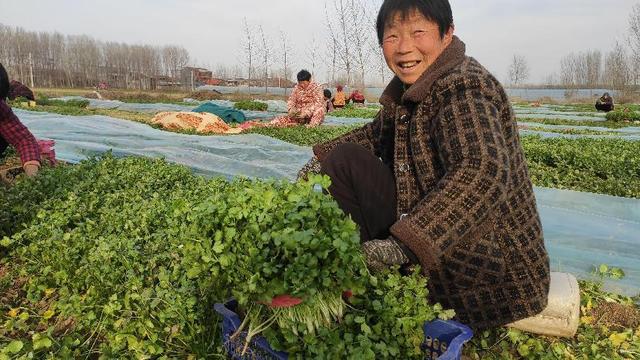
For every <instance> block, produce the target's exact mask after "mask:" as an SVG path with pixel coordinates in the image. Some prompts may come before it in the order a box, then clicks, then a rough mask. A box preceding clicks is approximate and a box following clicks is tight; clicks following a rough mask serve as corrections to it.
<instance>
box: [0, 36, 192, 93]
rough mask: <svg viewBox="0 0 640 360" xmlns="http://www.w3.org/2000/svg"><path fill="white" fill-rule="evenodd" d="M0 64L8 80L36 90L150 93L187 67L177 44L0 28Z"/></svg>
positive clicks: (185, 53)
mask: <svg viewBox="0 0 640 360" xmlns="http://www.w3.org/2000/svg"><path fill="white" fill-rule="evenodd" d="M0 39H2V41H0V62H1V63H2V64H4V66H5V67H6V68H7V71H9V73H10V74H11V77H12V78H13V79H16V80H18V81H20V82H22V83H25V84H27V85H30V86H36V87H93V86H96V85H98V84H99V83H101V82H106V83H108V84H109V86H112V87H118V88H136V89H150V88H152V87H153V85H154V82H155V81H157V79H158V77H160V76H167V77H171V78H179V76H180V71H181V70H182V68H183V67H184V66H186V65H187V64H188V63H189V60H190V55H189V52H188V51H187V50H186V49H185V48H184V47H182V46H174V45H169V46H162V47H159V46H149V45H129V44H124V43H118V42H103V41H98V40H96V39H93V38H92V37H89V36H86V35H62V34H60V33H57V32H55V33H47V32H33V31H27V30H24V29H22V28H19V27H10V26H5V25H2V24H0Z"/></svg>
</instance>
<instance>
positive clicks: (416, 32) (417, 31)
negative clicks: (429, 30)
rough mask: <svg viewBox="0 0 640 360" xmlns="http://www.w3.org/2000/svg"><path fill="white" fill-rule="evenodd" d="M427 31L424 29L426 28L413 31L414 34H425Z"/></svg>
mask: <svg viewBox="0 0 640 360" xmlns="http://www.w3.org/2000/svg"><path fill="white" fill-rule="evenodd" d="M425 32H426V31H424V30H416V31H414V32H413V35H415V36H420V35H423V34H424V33H425Z"/></svg>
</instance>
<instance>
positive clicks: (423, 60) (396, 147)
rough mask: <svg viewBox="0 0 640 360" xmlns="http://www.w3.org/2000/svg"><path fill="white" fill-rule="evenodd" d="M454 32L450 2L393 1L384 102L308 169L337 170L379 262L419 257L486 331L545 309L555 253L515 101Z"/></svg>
mask: <svg viewBox="0 0 640 360" xmlns="http://www.w3.org/2000/svg"><path fill="white" fill-rule="evenodd" d="M453 32H454V26H453V16H452V13H451V7H450V4H449V2H448V0H385V1H384V3H383V5H382V7H381V9H380V12H379V14H378V20H377V35H378V40H379V42H380V45H381V46H382V49H383V53H384V57H385V59H386V62H387V64H388V66H389V68H390V69H391V70H392V71H393V72H394V73H395V75H396V76H395V78H394V79H393V80H392V81H391V82H390V83H389V84H388V86H387V88H386V89H385V90H384V92H383V95H382V97H381V98H380V103H381V104H382V105H383V108H382V110H381V111H380V112H379V113H378V115H377V117H376V118H375V119H374V121H373V122H372V123H370V124H368V125H365V126H364V127H362V128H360V129H356V130H354V131H352V132H350V133H348V134H346V135H344V136H342V137H339V138H337V139H335V140H332V141H329V142H327V143H323V144H319V145H317V146H315V147H314V149H313V150H314V153H315V157H314V158H313V159H312V160H311V161H310V162H309V163H308V164H307V165H306V166H305V168H304V169H302V170H301V172H300V174H299V175H300V176H302V177H304V176H306V175H305V174H306V172H308V171H312V170H313V169H314V168H315V169H316V170H317V169H318V168H319V169H320V172H321V173H324V174H326V175H328V176H329V177H331V180H332V185H331V186H330V187H329V193H330V194H331V195H332V196H333V197H334V198H335V199H336V201H337V202H338V204H339V205H340V207H341V208H342V209H343V210H344V211H345V212H346V213H347V214H349V215H350V216H351V217H352V219H353V220H354V221H355V222H356V223H357V224H358V225H359V227H360V236H361V240H362V242H363V244H362V248H363V252H364V254H365V256H366V258H367V263H368V265H369V267H370V268H371V269H372V270H378V269H383V268H386V267H390V266H394V265H400V266H408V265H412V264H419V265H420V266H421V268H422V271H423V272H424V274H425V275H427V276H429V279H430V280H429V287H430V290H431V291H430V294H431V295H430V296H432V298H431V299H430V300H432V301H436V302H440V303H441V304H442V305H443V306H444V307H445V308H453V309H455V311H456V314H457V318H458V319H459V320H460V321H462V322H464V323H467V324H469V325H470V326H472V327H475V328H476V329H482V328H487V327H493V326H500V325H504V324H508V323H511V322H513V321H515V320H519V319H523V318H527V317H530V316H533V315H535V314H537V313H539V312H541V311H542V310H543V309H544V308H545V306H546V305H547V298H548V291H549V277H550V273H549V258H548V256H547V251H546V249H545V245H544V241H543V237H542V228H541V224H540V218H539V216H538V211H537V208H536V200H535V197H534V193H533V189H532V185H531V181H530V179H529V174H528V170H527V165H526V163H525V159H524V155H523V150H522V147H521V144H520V139H519V137H518V129H517V126H516V122H515V120H514V114H513V111H512V109H511V106H510V105H509V99H508V98H507V95H506V94H505V91H504V90H503V88H502V86H501V85H500V83H499V82H498V81H497V80H496V78H495V77H494V76H493V75H491V74H490V73H489V72H488V71H487V70H486V69H485V68H484V67H482V65H480V64H479V63H478V62H477V61H476V60H475V59H473V58H471V57H468V56H466V54H465V44H464V43H463V42H462V41H461V40H460V39H459V38H457V37H456V36H454V35H453Z"/></svg>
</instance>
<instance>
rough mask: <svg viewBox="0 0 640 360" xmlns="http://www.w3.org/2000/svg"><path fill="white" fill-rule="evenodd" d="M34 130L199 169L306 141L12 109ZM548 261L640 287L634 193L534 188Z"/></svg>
mask: <svg viewBox="0 0 640 360" xmlns="http://www.w3.org/2000/svg"><path fill="white" fill-rule="evenodd" d="M16 114H17V115H18V117H20V119H21V120H22V121H23V122H24V124H25V125H27V126H28V127H29V129H30V130H31V131H32V132H33V133H34V134H35V135H36V136H37V137H39V138H48V139H54V140H55V141H56V147H55V150H56V154H57V157H58V158H59V159H61V160H65V161H69V162H77V161H80V160H82V159H84V158H86V157H87V156H90V155H97V154H100V153H102V152H104V151H107V150H112V151H113V153H114V154H116V155H122V156H124V155H139V156H149V157H165V158H166V159H167V160H168V161H171V162H175V163H179V164H184V165H186V166H188V167H191V168H192V169H193V170H194V172H195V173H197V174H201V175H205V176H218V175H222V176H226V177H229V178H231V177H233V176H248V177H256V178H287V179H295V177H296V174H297V172H298V170H299V169H300V168H301V167H302V166H303V165H304V164H305V163H306V162H307V161H308V160H309V159H310V158H311V156H312V151H311V149H310V148H308V147H300V146H296V145H292V144H289V143H286V142H282V141H280V140H276V139H273V138H269V137H266V136H261V135H255V134H251V135H234V136H198V135H183V134H176V133H170V132H166V131H161V130H157V129H154V128H151V127H149V126H147V125H144V124H140V123H136V122H131V121H126V120H119V119H114V118H109V117H106V116H65V115H56V114H47V113H34V112H29V111H24V110H16ZM535 191H536V197H537V199H538V207H539V210H540V215H541V218H542V224H543V229H544V235H545V240H546V244H547V248H548V250H549V253H550V256H551V265H552V269H553V270H555V271H563V272H570V273H573V274H575V275H577V276H579V277H582V278H589V277H590V274H591V271H592V269H593V266H595V265H599V264H602V263H605V264H608V265H611V266H616V267H620V268H622V269H623V270H624V271H625V272H626V274H627V276H626V278H625V279H623V280H622V281H617V282H612V283H609V284H608V287H609V289H611V290H615V291H618V292H622V293H625V294H630V295H635V294H638V293H639V292H640V235H639V234H640V200H638V199H627V198H619V197H612V196H606V195H598V194H590V193H582V192H575V191H569V190H558V189H546V188H536V190H535Z"/></svg>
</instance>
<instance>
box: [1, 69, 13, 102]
mask: <svg viewBox="0 0 640 360" xmlns="http://www.w3.org/2000/svg"><path fill="white" fill-rule="evenodd" d="M10 86H11V85H10V84H9V74H7V70H5V68H4V66H2V63H0V100H6V99H7V96H8V95H9V87H10Z"/></svg>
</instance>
